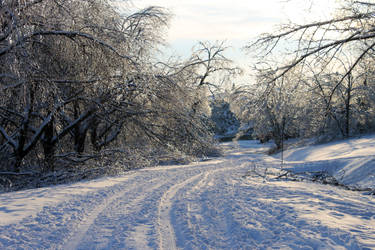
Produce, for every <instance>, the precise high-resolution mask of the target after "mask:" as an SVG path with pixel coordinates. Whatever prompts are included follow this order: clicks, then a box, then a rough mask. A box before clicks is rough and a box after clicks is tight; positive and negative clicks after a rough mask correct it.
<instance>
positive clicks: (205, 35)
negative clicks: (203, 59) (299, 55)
mask: <svg viewBox="0 0 375 250" xmlns="http://www.w3.org/2000/svg"><path fill="white" fill-rule="evenodd" d="M336 1H337V0H131V1H130V2H129V1H126V2H127V4H130V6H132V7H133V8H137V9H142V8H145V7H148V6H160V7H164V8H166V9H168V11H170V13H172V15H173V16H172V19H171V22H170V26H169V29H168V34H167V36H166V41H167V43H168V44H169V49H167V50H166V54H167V56H169V55H176V56H182V57H187V56H188V55H189V54H190V52H191V48H192V47H193V46H194V45H195V44H197V42H198V41H225V44H226V45H227V46H229V47H230V48H229V49H228V50H227V57H229V58H231V59H232V60H234V61H235V62H236V63H237V64H239V65H240V67H247V64H250V62H249V60H248V59H249V58H248V56H247V55H246V53H245V52H244V51H242V50H241V48H242V47H244V46H245V45H246V44H249V43H250V42H251V41H252V40H254V39H255V38H256V37H257V36H259V35H260V34H261V33H265V32H269V33H271V32H274V31H275V30H276V31H277V25H280V24H283V23H287V22H289V21H292V22H295V23H303V22H308V21H311V20H322V19H328V18H329V17H330V15H331V14H332V12H333V10H334V9H335V5H336Z"/></svg>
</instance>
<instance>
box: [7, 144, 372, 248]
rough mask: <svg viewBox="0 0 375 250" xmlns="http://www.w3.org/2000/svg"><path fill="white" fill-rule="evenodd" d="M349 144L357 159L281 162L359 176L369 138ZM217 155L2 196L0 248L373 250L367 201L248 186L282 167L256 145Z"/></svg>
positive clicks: (311, 152)
mask: <svg viewBox="0 0 375 250" xmlns="http://www.w3.org/2000/svg"><path fill="white" fill-rule="evenodd" d="M366 140H367V141H366ZM355 142H357V143H358V145H357V146H356V147H357V148H358V150H357V151H356V152H355V151H354V150H352V151H353V152H351V149H350V147H351V146H347V148H348V150H345V149H344V148H343V147H344V145H343V146H342V147H341V146H340V145H339V144H342V143H348V142H337V143H332V144H329V145H326V146H316V147H311V148H300V149H293V150H291V151H289V152H287V154H286V158H287V159H288V161H291V162H292V161H293V162H292V163H293V164H295V165H293V166H292V167H294V168H297V162H299V163H300V164H302V165H303V167H305V165H306V164H307V163H308V164H310V165H309V166H310V167H311V168H312V167H313V166H314V164H315V163H316V164H315V166H317V167H321V164H320V162H321V161H327V162H331V161H334V160H337V161H339V162H344V163H348V162H349V161H350V162H352V163H353V166H354V167H355V161H354V160H353V161H352V160H350V159H352V157H354V159H360V158H366V157H369V153H368V152H370V151H371V150H372V149H370V148H368V146H369V147H370V146H371V147H373V145H372V143H374V139H373V137H369V138H363V139H358V141H355ZM352 143H354V142H352ZM361 145H362V146H361ZM223 147H225V152H226V154H225V156H224V157H221V158H216V159H212V160H210V161H205V162H199V163H193V164H190V165H184V166H160V167H155V168H148V169H143V170H136V171H131V172H129V173H127V174H126V175H123V176H120V177H117V178H102V179H99V180H95V181H89V182H80V183H76V184H72V185H60V186H55V187H48V188H41V189H34V190H26V191H19V192H13V193H6V194H1V195H0V249H142V250H143V249H375V199H374V197H373V196H370V195H364V194H363V193H360V192H353V191H348V190H344V189H341V188H338V187H333V186H328V185H321V184H317V183H307V182H291V181H286V180H278V181H276V180H272V179H266V178H262V177H254V176H253V177H250V176H248V171H249V170H251V169H252V168H253V167H254V166H257V167H258V170H259V171H263V170H264V171H265V169H274V168H279V167H280V161H279V159H277V158H274V157H271V156H267V155H265V154H264V152H265V151H266V150H267V147H268V146H267V145H266V146H264V145H261V144H258V143H257V142H255V141H250V142H239V143H237V144H236V143H226V144H223ZM324 147H331V152H334V153H335V154H334V155H333V154H329V153H327V152H328V149H327V148H326V149H323V148H324ZM319 152H320V153H319ZM371 152H372V151H371ZM340 155H345V156H340ZM293 157H294V158H293ZM348 158H349V160H348ZM358 162H360V161H359V160H358ZM331 163H332V162H331ZM304 164H305V165H304ZM348 164H349V163H348ZM345 166H347V165H345Z"/></svg>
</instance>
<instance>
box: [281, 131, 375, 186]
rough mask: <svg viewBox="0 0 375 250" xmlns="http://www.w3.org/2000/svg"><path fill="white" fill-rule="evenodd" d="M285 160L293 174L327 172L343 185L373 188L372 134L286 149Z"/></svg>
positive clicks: (374, 155)
mask: <svg viewBox="0 0 375 250" xmlns="http://www.w3.org/2000/svg"><path fill="white" fill-rule="evenodd" d="M275 157H276V158H280V154H278V155H276V156H275ZM284 161H285V165H286V168H288V169H290V170H292V171H294V172H306V171H326V172H328V173H329V174H331V175H332V176H334V177H335V178H336V179H337V180H338V181H339V182H340V183H342V184H345V185H348V186H351V187H357V188H361V189H365V188H371V189H375V135H367V136H363V137H361V138H355V139H348V140H340V141H335V142H330V143H327V144H321V145H313V146H306V147H298V148H293V149H288V150H286V151H285V152H284Z"/></svg>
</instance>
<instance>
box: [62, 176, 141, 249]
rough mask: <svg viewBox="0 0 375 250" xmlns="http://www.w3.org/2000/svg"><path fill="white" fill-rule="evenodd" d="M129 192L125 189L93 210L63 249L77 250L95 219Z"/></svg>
mask: <svg viewBox="0 0 375 250" xmlns="http://www.w3.org/2000/svg"><path fill="white" fill-rule="evenodd" d="M136 176H137V175H131V176H129V177H128V178H127V179H126V180H129V179H130V178H131V177H133V178H134V177H136ZM119 185H122V184H119ZM127 192H129V190H126V189H125V190H124V191H120V192H119V193H117V194H115V195H112V196H110V197H109V198H107V199H104V201H103V202H102V203H101V204H100V205H99V206H97V207H96V208H95V209H94V210H92V211H91V212H90V213H89V215H88V216H87V217H85V218H83V219H82V221H81V223H80V224H79V225H78V227H77V228H76V230H75V234H74V236H73V237H71V238H69V240H68V241H67V243H66V244H65V245H64V246H63V249H64V250H71V249H77V247H78V245H79V244H80V243H81V241H82V239H83V237H84V236H85V234H86V233H87V231H88V230H89V228H90V226H91V225H92V224H93V223H94V221H95V219H96V218H97V217H98V216H99V214H100V213H101V212H103V211H104V210H105V209H106V208H107V207H108V206H109V204H111V203H112V202H114V201H115V200H117V199H119V198H120V197H121V196H123V195H124V194H125V193H127Z"/></svg>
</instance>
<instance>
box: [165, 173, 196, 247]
mask: <svg viewBox="0 0 375 250" xmlns="http://www.w3.org/2000/svg"><path fill="white" fill-rule="evenodd" d="M202 175H203V173H200V174H197V175H194V176H193V177H190V178H188V179H186V180H185V181H183V182H180V183H178V184H175V185H173V186H172V187H170V188H169V189H168V190H167V191H166V192H165V193H164V194H163V196H162V197H161V199H160V202H159V207H158V215H159V216H158V233H159V248H160V249H177V246H176V239H175V234H174V230H173V226H172V224H171V221H170V211H171V207H172V199H173V198H174V197H175V195H176V194H177V192H178V191H179V190H180V189H182V188H183V187H185V186H186V185H188V184H190V183H192V182H194V181H195V180H197V179H199V178H202Z"/></svg>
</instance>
